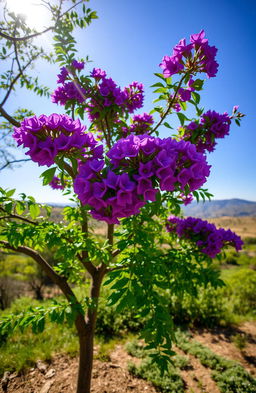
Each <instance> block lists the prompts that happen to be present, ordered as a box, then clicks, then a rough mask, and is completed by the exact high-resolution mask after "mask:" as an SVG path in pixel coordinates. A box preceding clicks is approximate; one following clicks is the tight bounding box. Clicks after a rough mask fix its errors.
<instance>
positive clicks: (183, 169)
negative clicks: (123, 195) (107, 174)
mask: <svg viewBox="0 0 256 393" xmlns="http://www.w3.org/2000/svg"><path fill="white" fill-rule="evenodd" d="M107 156H108V157H109V158H110V162H111V164H112V165H113V166H114V168H117V167H120V166H121V167H123V168H127V170H128V169H129V168H134V167H136V168H137V169H138V175H135V176H137V178H138V176H142V177H143V178H147V179H148V178H151V177H152V176H154V177H155V178H156V179H157V181H158V183H159V186H160V189H161V190H162V191H174V190H177V189H181V190H184V189H185V186H189V188H190V190H191V191H194V190H196V189H198V188H199V187H201V186H202V185H203V184H204V183H205V182H206V178H207V177H208V176H209V174H210V166H209V165H208V164H207V162H206V158H205V157H204V155H203V154H201V153H198V152H197V151H196V148H195V146H194V145H192V144H191V143H190V142H184V141H176V140H175V139H172V138H165V139H160V138H155V137H152V136H149V135H147V134H145V135H137V136H135V135H129V136H128V137H127V138H121V139H119V141H117V143H116V144H115V145H114V146H113V147H112V148H111V149H110V150H109V152H108V153H107Z"/></svg>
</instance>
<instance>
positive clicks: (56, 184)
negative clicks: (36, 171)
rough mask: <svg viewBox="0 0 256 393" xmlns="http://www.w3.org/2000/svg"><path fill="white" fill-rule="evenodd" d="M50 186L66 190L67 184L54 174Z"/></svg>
mask: <svg viewBox="0 0 256 393" xmlns="http://www.w3.org/2000/svg"><path fill="white" fill-rule="evenodd" d="M49 186H51V187H52V188H53V189H54V190H64V188H65V185H64V184H62V181H61V179H60V178H59V177H57V176H53V179H52V181H50V183H49Z"/></svg>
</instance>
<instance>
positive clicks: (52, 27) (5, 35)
mask: <svg viewBox="0 0 256 393" xmlns="http://www.w3.org/2000/svg"><path fill="white" fill-rule="evenodd" d="M55 27H56V26H50V27H47V29H45V30H43V31H40V32H38V33H34V34H30V35H27V36H24V37H12V36H10V35H8V34H5V33H3V32H2V31H0V37H3V38H5V39H6V40H9V41H12V42H20V41H27V40H30V39H31V38H34V37H38V36H39V35H42V34H44V33H47V32H48V31H50V30H53V29H54V28H55Z"/></svg>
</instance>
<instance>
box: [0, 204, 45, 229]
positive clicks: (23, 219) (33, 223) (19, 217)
mask: <svg viewBox="0 0 256 393" xmlns="http://www.w3.org/2000/svg"><path fill="white" fill-rule="evenodd" d="M0 210H1V211H2V212H4V213H6V211H5V210H4V208H2V207H1V206H0ZM4 218H15V219H16V220H21V221H24V222H27V223H28V224H32V225H38V224H39V223H38V222H36V221H32V220H30V219H29V218H25V217H22V216H19V215H18V214H13V213H11V214H9V215H8V216H2V217H0V219H4Z"/></svg>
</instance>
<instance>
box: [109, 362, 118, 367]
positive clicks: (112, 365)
mask: <svg viewBox="0 0 256 393" xmlns="http://www.w3.org/2000/svg"><path fill="white" fill-rule="evenodd" d="M109 367H111V368H121V367H120V366H118V365H117V364H114V363H110V364H109Z"/></svg>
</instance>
